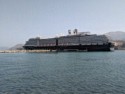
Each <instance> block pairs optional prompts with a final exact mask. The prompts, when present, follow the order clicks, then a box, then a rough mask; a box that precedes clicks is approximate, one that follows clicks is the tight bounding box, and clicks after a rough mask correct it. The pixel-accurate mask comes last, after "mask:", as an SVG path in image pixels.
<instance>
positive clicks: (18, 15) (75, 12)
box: [0, 0, 125, 47]
mask: <svg viewBox="0 0 125 94" xmlns="http://www.w3.org/2000/svg"><path fill="white" fill-rule="evenodd" d="M74 28H77V29H78V30H79V31H90V32H91V33H97V34H102V33H105V32H109V31H125V0H0V46H9V47H11V46H13V45H15V44H18V43H25V41H26V40H28V39H29V38H31V37H37V36H40V37H43V38H44V37H53V36H56V35H57V34H58V35H60V34H67V30H68V29H71V30H73V29H74Z"/></svg>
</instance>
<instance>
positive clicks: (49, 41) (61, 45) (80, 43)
mask: <svg viewBox="0 0 125 94" xmlns="http://www.w3.org/2000/svg"><path fill="white" fill-rule="evenodd" d="M23 47H24V48H25V49H26V50H56V51H111V50H112V48H113V43H111V42H110V41H109V39H108V38H107V37H106V36H105V35H96V34H90V32H78V30H77V29H74V30H73V32H71V30H68V35H66V36H60V37H54V38H46V39H41V38H39V37H37V38H31V39H29V40H28V41H26V43H25V45H24V46H23Z"/></svg>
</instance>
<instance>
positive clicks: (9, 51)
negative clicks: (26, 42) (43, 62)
mask: <svg viewBox="0 0 125 94" xmlns="http://www.w3.org/2000/svg"><path fill="white" fill-rule="evenodd" d="M44 52H56V50H0V53H44Z"/></svg>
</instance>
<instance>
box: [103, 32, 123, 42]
mask: <svg viewBox="0 0 125 94" xmlns="http://www.w3.org/2000/svg"><path fill="white" fill-rule="evenodd" d="M105 35H106V36H107V37H108V38H109V39H111V40H113V41H115V40H122V41H125V32H123V31H115V32H108V33H105Z"/></svg>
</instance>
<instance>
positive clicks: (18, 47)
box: [9, 44, 23, 50]
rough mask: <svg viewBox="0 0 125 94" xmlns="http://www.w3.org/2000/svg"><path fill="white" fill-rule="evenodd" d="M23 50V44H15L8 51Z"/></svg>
mask: <svg viewBox="0 0 125 94" xmlns="http://www.w3.org/2000/svg"><path fill="white" fill-rule="evenodd" d="M22 49H23V44H17V45H15V46H13V47H11V48H9V50H22Z"/></svg>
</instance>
